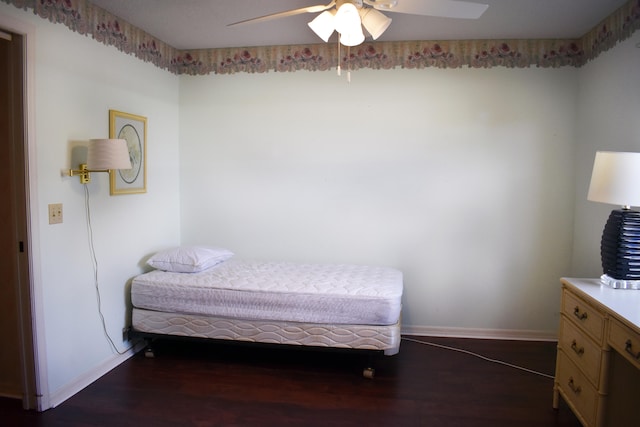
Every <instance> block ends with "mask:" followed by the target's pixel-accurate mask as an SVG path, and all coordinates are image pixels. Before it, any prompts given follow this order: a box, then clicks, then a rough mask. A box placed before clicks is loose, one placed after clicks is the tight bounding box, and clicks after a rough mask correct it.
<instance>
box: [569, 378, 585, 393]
mask: <svg viewBox="0 0 640 427" xmlns="http://www.w3.org/2000/svg"><path fill="white" fill-rule="evenodd" d="M567 385H568V386H569V388H570V389H571V391H572V392H574V393H575V394H580V393H581V392H582V387H580V386H577V387H576V385H575V384H574V383H573V377H569V382H568V383H567Z"/></svg>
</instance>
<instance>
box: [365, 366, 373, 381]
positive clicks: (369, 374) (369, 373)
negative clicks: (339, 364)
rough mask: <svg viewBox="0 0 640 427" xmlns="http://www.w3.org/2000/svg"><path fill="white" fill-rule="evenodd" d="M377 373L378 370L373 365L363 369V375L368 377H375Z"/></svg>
mask: <svg viewBox="0 0 640 427" xmlns="http://www.w3.org/2000/svg"><path fill="white" fill-rule="evenodd" d="M375 374H376V370H375V369H374V368H371V367H367V368H364V369H363V370H362V376H363V377H365V378H368V379H373V377H374V376H375Z"/></svg>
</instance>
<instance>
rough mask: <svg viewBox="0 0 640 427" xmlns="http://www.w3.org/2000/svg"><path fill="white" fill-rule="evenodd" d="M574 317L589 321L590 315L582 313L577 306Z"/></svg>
mask: <svg viewBox="0 0 640 427" xmlns="http://www.w3.org/2000/svg"><path fill="white" fill-rule="evenodd" d="M573 315H574V316H576V317H577V318H578V320H587V317H589V315H588V314H587V313H586V312H583V313H580V307H578V306H577V305H576V308H574V309H573Z"/></svg>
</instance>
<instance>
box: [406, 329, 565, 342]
mask: <svg viewBox="0 0 640 427" xmlns="http://www.w3.org/2000/svg"><path fill="white" fill-rule="evenodd" d="M402 335H417V336H429V337H449V338H476V339H492V340H517V341H557V340H558V333H557V332H556V331H529V330H518V329H474V328H445V327H430V326H411V325H402Z"/></svg>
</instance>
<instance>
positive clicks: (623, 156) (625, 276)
mask: <svg viewBox="0 0 640 427" xmlns="http://www.w3.org/2000/svg"><path fill="white" fill-rule="evenodd" d="M587 199H588V200H591V201H594V202H601V203H609V204H614V205H619V206H621V207H622V208H621V209H616V210H613V211H612V212H611V214H610V215H609V219H608V220H607V223H606V225H605V227H604V231H603V233H602V240H601V243H600V256H601V259H602V269H603V272H604V275H603V276H602V281H603V283H605V284H607V285H609V286H611V287H613V288H627V289H640V212H638V211H634V210H632V209H631V206H640V153H624V152H608V151H598V152H597V153H596V157H595V161H594V164H593V172H592V175H591V183H590V185H589V193H588V195H587Z"/></svg>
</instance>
